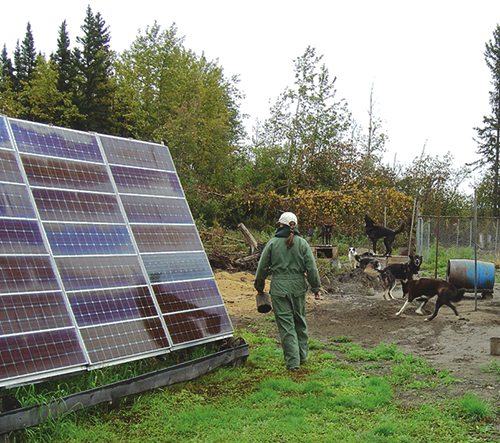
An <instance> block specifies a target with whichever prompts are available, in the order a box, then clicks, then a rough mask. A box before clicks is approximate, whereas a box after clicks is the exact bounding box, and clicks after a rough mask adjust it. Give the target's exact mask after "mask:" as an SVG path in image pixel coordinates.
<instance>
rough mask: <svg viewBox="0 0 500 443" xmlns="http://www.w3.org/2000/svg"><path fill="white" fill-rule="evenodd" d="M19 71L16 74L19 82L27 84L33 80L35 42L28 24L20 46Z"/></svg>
mask: <svg viewBox="0 0 500 443" xmlns="http://www.w3.org/2000/svg"><path fill="white" fill-rule="evenodd" d="M20 62H21V64H20V67H19V68H20V69H19V71H18V72H17V76H18V79H19V81H20V82H21V84H22V82H26V83H27V82H29V81H30V80H31V79H32V78H33V73H34V72H35V69H36V50H35V40H34V38H33V33H32V32H31V24H30V23H29V22H28V25H27V26H26V35H25V37H24V40H23V42H22V44H21V60H20Z"/></svg>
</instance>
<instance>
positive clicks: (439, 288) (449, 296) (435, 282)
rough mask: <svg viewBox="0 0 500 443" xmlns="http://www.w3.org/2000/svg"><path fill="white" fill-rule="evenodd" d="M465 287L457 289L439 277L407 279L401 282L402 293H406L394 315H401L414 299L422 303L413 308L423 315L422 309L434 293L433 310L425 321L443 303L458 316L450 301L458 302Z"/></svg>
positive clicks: (434, 315) (432, 316)
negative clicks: (434, 303)
mask: <svg viewBox="0 0 500 443" xmlns="http://www.w3.org/2000/svg"><path fill="white" fill-rule="evenodd" d="M466 291H467V289H465V288H461V289H457V288H456V287H455V286H453V285H452V284H451V283H449V282H447V281H446V280H442V279H440V278H420V279H418V280H409V281H407V282H404V283H403V294H408V298H407V299H406V300H405V303H404V305H403V307H402V308H401V309H400V310H399V311H398V312H396V315H401V314H402V313H403V311H404V310H405V309H406V307H407V306H408V305H409V304H410V303H411V302H412V301H413V300H415V299H417V300H419V301H421V302H422V304H421V305H420V306H419V307H418V308H417V309H416V310H415V312H416V313H417V314H420V315H423V312H422V309H423V307H424V306H425V305H426V303H427V302H428V301H429V300H430V299H431V298H432V297H434V296H435V295H437V300H436V305H435V306H434V312H433V313H432V315H431V316H430V317H428V318H426V319H425V320H426V321H431V320H432V319H433V318H434V317H436V315H437V313H438V311H439V308H440V307H441V306H443V305H446V306H449V307H450V308H451V309H452V310H453V312H454V313H455V315H456V316H457V317H458V312H457V309H456V308H455V306H453V305H452V304H451V302H459V301H460V300H462V298H463V297H464V294H465V292H466Z"/></svg>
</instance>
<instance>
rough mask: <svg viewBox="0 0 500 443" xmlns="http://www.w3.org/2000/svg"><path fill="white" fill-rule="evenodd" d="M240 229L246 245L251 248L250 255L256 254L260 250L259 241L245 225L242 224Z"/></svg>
mask: <svg viewBox="0 0 500 443" xmlns="http://www.w3.org/2000/svg"><path fill="white" fill-rule="evenodd" d="M238 228H239V230H240V231H241V232H242V234H243V236H244V237H245V243H246V244H247V245H248V246H249V247H250V255H253V254H255V252H256V251H257V248H258V244H257V241H256V240H255V239H254V238H253V235H252V234H250V232H249V231H248V229H247V228H246V226H245V225H244V224H243V223H240V224H239V225H238Z"/></svg>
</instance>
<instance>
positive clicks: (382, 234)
mask: <svg viewBox="0 0 500 443" xmlns="http://www.w3.org/2000/svg"><path fill="white" fill-rule="evenodd" d="M405 228H406V223H405V222H404V221H402V222H401V224H400V225H399V228H398V229H397V230H396V231H393V230H392V229H389V228H386V227H385V226H379V225H376V224H375V222H374V221H373V220H372V219H371V218H370V217H369V216H368V215H365V234H366V235H367V236H368V238H369V239H370V240H371V241H372V243H373V253H374V254H376V253H377V240H379V239H381V238H383V239H384V245H385V254H384V255H391V254H392V244H393V243H394V239H395V238H396V235H397V234H400V233H401V232H403V231H404V229H405Z"/></svg>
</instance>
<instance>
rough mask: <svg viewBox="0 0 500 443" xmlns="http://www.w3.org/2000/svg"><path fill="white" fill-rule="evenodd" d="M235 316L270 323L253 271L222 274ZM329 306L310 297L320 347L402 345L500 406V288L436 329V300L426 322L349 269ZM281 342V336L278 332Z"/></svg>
mask: <svg viewBox="0 0 500 443" xmlns="http://www.w3.org/2000/svg"><path fill="white" fill-rule="evenodd" d="M215 278H216V280H217V283H218V285H219V289H220V291H221V294H222V297H223V299H224V302H225V304H226V308H227V311H228V313H229V315H230V317H231V320H232V322H233V326H234V327H246V326H248V325H250V324H255V323H257V322H259V321H265V320H264V318H265V317H269V315H270V314H269V313H268V314H260V313H258V312H257V308H256V301H255V294H256V293H255V290H254V289H253V281H254V276H253V275H252V274H251V273H249V272H235V273H229V272H225V271H218V272H215ZM323 287H324V290H325V291H324V293H323V294H322V298H321V300H314V296H313V295H312V294H308V295H307V319H308V326H309V335H310V337H312V338H315V339H318V340H327V339H331V338H336V337H339V336H346V337H349V338H350V339H351V340H352V341H354V342H356V343H359V344H360V345H361V346H363V347H366V348H372V347H374V346H376V345H377V344H379V343H382V342H383V343H386V344H391V343H394V344H396V345H397V346H398V348H399V349H401V350H403V351H405V352H408V353H411V354H413V355H417V356H421V357H423V358H425V359H426V360H427V361H428V362H430V363H431V364H432V365H433V366H434V367H435V368H437V369H438V370H447V371H450V372H451V373H452V375H453V376H454V377H455V378H458V379H459V380H462V381H463V383H461V384H460V385H459V386H460V387H459V388H458V389H459V390H462V391H464V392H474V393H476V394H477V395H479V396H480V397H481V398H484V399H491V400H494V401H495V403H496V404H497V405H499V404H500V381H499V376H498V374H495V373H491V372H486V371H484V370H483V369H484V368H485V367H487V365H488V364H489V363H490V362H497V363H498V364H500V356H498V355H492V354H491V353H490V350H491V348H490V339H491V338H492V337H500V300H499V294H500V292H499V291H498V290H500V285H499V286H498V288H497V286H495V288H494V292H493V296H492V297H491V296H490V297H485V298H483V297H482V295H481V294H478V297H477V298H475V296H474V293H472V292H471V293H467V294H466V296H465V298H464V299H463V300H462V301H460V302H459V303H456V304H455V306H456V307H457V310H458V313H459V314H460V317H459V318H457V317H456V316H455V315H454V313H453V312H452V310H451V309H450V308H449V307H447V306H443V307H442V308H441V309H440V311H439V314H438V316H437V317H436V318H435V319H434V320H432V321H431V322H428V321H425V318H426V317H427V316H428V315H429V314H431V313H432V311H433V309H434V302H433V300H431V301H429V303H428V304H427V306H426V308H425V312H426V314H427V315H426V316H421V315H418V314H416V313H415V309H416V308H417V307H418V305H419V303H417V302H414V304H413V305H410V306H408V307H407V309H406V310H405V312H404V313H403V314H402V315H401V316H399V317H398V316H396V315H395V313H396V312H397V311H399V309H400V308H401V306H402V305H403V299H402V298H400V297H401V296H402V292H401V288H400V287H399V286H398V287H397V288H396V290H395V291H394V296H395V297H396V298H397V299H396V300H384V298H383V291H382V289H381V287H380V286H379V283H378V280H377V278H376V277H374V276H371V275H369V274H366V273H364V272H362V271H360V270H359V269H358V270H354V271H350V270H346V272H345V273H343V274H339V276H337V277H336V278H335V279H333V280H330V281H325V282H324V285H323ZM275 333H276V337H278V335H277V330H276V332H275Z"/></svg>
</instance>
